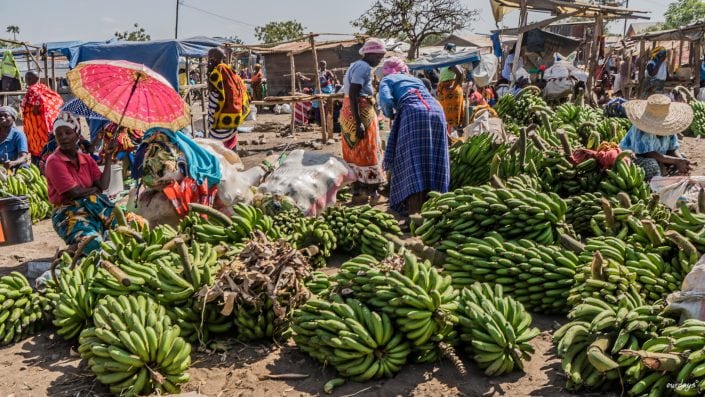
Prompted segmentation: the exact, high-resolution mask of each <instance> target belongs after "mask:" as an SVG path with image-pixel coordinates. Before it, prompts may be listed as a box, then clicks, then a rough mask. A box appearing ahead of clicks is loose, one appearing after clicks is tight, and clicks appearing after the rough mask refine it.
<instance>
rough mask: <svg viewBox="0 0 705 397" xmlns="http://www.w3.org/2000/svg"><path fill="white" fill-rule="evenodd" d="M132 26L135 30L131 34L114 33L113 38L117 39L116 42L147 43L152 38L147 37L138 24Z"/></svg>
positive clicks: (125, 32) (126, 32)
mask: <svg viewBox="0 0 705 397" xmlns="http://www.w3.org/2000/svg"><path fill="white" fill-rule="evenodd" d="M132 26H134V28H135V30H133V31H132V32H128V31H124V32H115V37H117V39H118V40H125V41H149V40H151V39H152V37H151V36H150V35H148V34H147V33H146V32H145V30H144V28H141V27H140V25H139V24H137V23H136V24H134V25H132Z"/></svg>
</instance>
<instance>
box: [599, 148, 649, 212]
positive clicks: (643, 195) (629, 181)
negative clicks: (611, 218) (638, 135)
mask: <svg viewBox="0 0 705 397" xmlns="http://www.w3.org/2000/svg"><path fill="white" fill-rule="evenodd" d="M629 155H631V152H630V151H624V152H622V153H620V154H619V155H618V156H617V159H616V160H615V162H614V165H613V166H612V169H609V170H607V173H606V174H605V176H604V178H603V179H602V182H600V191H601V192H602V193H604V194H605V195H607V196H608V197H614V196H616V195H617V194H618V193H619V192H625V193H627V194H628V195H629V196H630V197H631V198H632V201H639V200H648V198H649V197H650V196H651V188H650V187H649V184H648V183H646V182H644V169H643V168H641V167H639V166H638V165H636V164H634V163H629V164H627V162H626V161H625V157H626V156H629Z"/></svg>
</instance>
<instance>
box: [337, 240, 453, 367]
mask: <svg viewBox="0 0 705 397" xmlns="http://www.w3.org/2000/svg"><path fill="white" fill-rule="evenodd" d="M334 280H335V281H336V283H337V286H336V291H339V292H340V293H341V294H343V295H344V296H352V297H354V298H356V299H359V300H360V301H362V302H364V303H365V304H368V305H370V306H372V307H375V308H377V309H379V310H381V311H382V312H384V313H387V314H389V315H390V316H391V317H392V318H393V319H394V321H395V323H396V324H397V326H398V327H399V330H400V331H401V332H402V333H403V334H404V335H405V336H406V338H407V339H408V340H409V341H410V342H411V343H412V344H413V346H414V350H415V351H414V356H413V358H414V360H415V361H417V362H432V361H435V360H437V359H438V358H439V354H440V353H441V351H440V350H439V349H438V348H437V347H438V346H439V345H441V346H443V345H442V344H441V343H443V344H445V343H448V344H449V345H452V344H453V343H455V341H456V340H457V331H456V330H454V329H453V325H454V324H455V323H457V316H456V315H455V311H456V310H457V308H458V302H457V299H456V298H457V296H458V293H459V291H458V290H455V289H454V288H453V287H452V285H451V278H450V276H445V277H443V276H441V275H440V274H439V273H438V271H437V270H436V269H435V268H434V267H432V266H431V263H430V262H428V261H424V262H420V263H419V262H418V261H417V259H416V257H415V256H413V255H412V254H410V253H409V252H406V251H402V253H401V254H400V255H399V256H396V257H392V258H389V259H386V260H384V261H381V262H378V261H377V260H375V258H373V257H371V256H369V255H361V256H358V257H356V258H353V259H351V260H349V261H347V262H345V263H344V264H343V265H341V268H340V271H339V272H338V274H337V275H336V276H335V277H334ZM439 342H440V343H439ZM446 350H447V349H446ZM450 356H451V359H453V355H452V352H451V353H450Z"/></svg>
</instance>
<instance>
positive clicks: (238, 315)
mask: <svg viewBox="0 0 705 397" xmlns="http://www.w3.org/2000/svg"><path fill="white" fill-rule="evenodd" d="M273 304H274V301H272V299H270V298H265V299H264V302H262V303H261V304H258V305H257V306H255V305H252V304H249V303H247V302H243V303H242V304H240V305H238V306H237V307H236V308H235V311H233V316H234V317H235V327H236V329H237V335H238V340H241V341H243V342H251V341H258V340H264V339H267V340H272V339H275V340H286V339H288V337H289V330H288V323H286V322H284V323H281V322H278V321H277V318H276V316H275V314H274V310H273V309H272V306H273Z"/></svg>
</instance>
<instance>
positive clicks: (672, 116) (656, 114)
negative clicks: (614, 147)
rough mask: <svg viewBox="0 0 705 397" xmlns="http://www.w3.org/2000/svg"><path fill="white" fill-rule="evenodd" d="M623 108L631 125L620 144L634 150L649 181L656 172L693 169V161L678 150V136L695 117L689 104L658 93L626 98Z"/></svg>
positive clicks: (683, 172) (667, 172)
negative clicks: (644, 98) (644, 96)
mask: <svg viewBox="0 0 705 397" xmlns="http://www.w3.org/2000/svg"><path fill="white" fill-rule="evenodd" d="M624 111H625V112H626V114H627V118H628V119H629V121H631V122H632V127H631V128H630V129H629V131H628V132H627V135H625V137H624V139H622V142H620V143H619V147H620V148H621V149H622V150H631V151H632V152H634V154H635V155H636V158H635V159H634V163H636V164H637V165H638V166H640V167H641V168H643V169H644V171H645V173H646V178H645V179H646V180H647V181H648V180H650V179H651V178H653V177H654V176H657V175H668V174H678V175H687V174H688V173H689V172H690V171H691V170H692V168H691V164H690V161H689V160H688V159H686V158H685V157H684V156H683V155H682V154H681V153H680V151H679V150H678V149H679V148H680V144H679V143H678V137H677V134H678V133H679V132H682V131H684V130H685V129H686V128H688V126H690V123H691V122H692V121H693V111H692V110H691V108H690V106H689V105H688V104H685V103H677V102H671V99H670V98H669V97H667V96H666V95H663V94H655V95H652V96H650V97H649V98H648V99H646V100H632V101H629V102H626V103H625V104H624Z"/></svg>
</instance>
